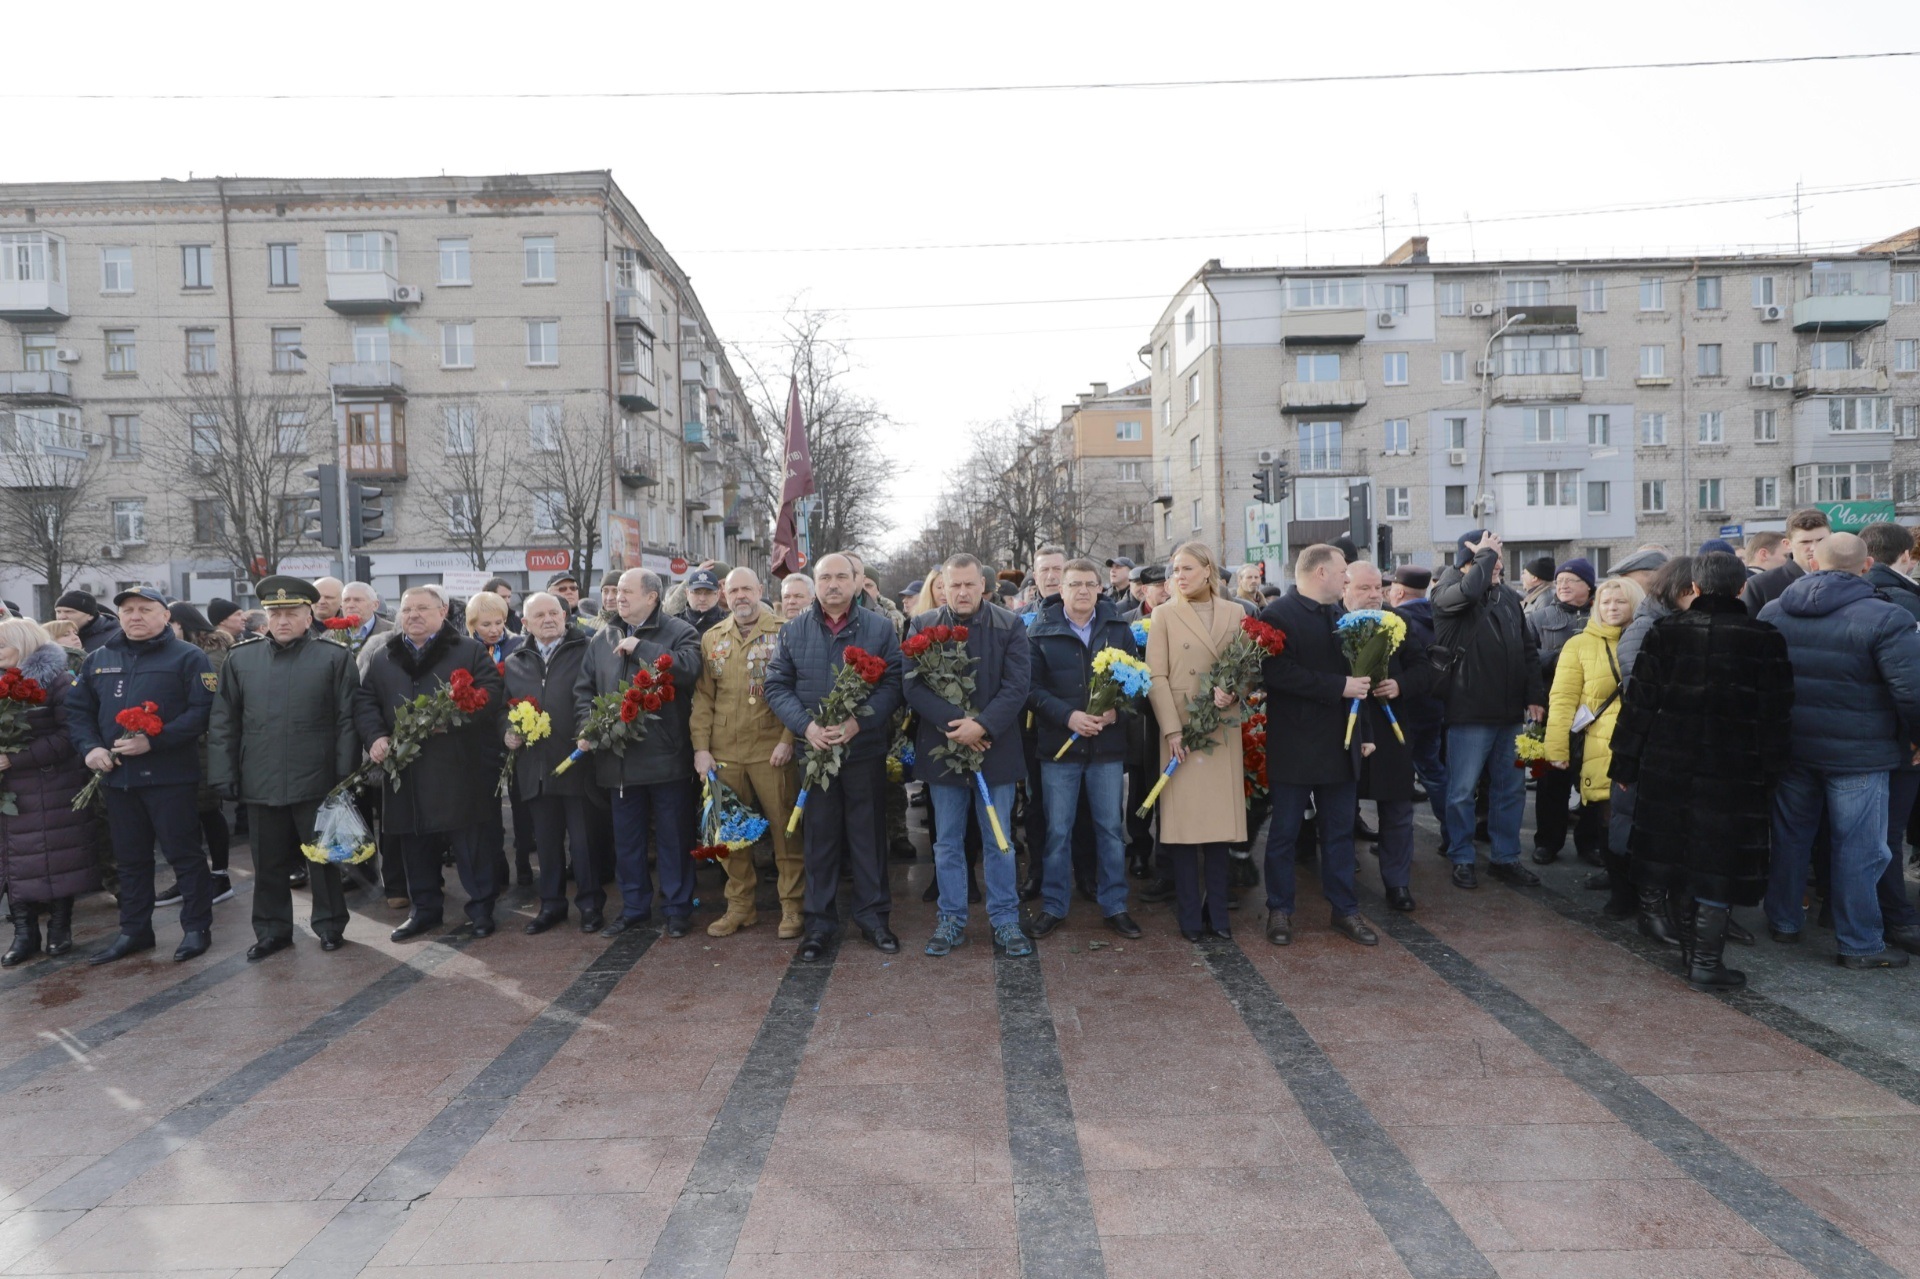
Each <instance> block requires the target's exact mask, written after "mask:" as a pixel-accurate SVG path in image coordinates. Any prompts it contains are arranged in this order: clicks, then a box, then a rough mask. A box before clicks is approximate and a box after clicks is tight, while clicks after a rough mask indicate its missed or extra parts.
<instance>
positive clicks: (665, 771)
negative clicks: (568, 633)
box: [567, 608, 700, 790]
mask: <svg viewBox="0 0 1920 1279" xmlns="http://www.w3.org/2000/svg"><path fill="white" fill-rule="evenodd" d="M629 635H632V636H634V637H636V638H637V639H638V640H639V641H640V642H639V644H638V645H637V646H636V647H635V648H634V650H633V651H632V652H630V653H621V652H618V651H617V649H618V646H619V644H620V641H622V640H624V639H626V638H627V637H628V636H629ZM662 653H671V654H672V655H673V668H672V670H671V672H670V673H671V674H672V676H673V692H674V700H673V701H671V702H668V703H667V704H666V705H665V706H662V707H661V708H660V713H659V718H658V719H656V720H654V721H653V723H652V725H651V726H650V727H649V728H648V729H647V735H646V736H645V737H643V738H641V739H640V741H639V742H638V743H635V744H631V745H629V746H628V747H627V753H626V754H624V755H616V754H615V753H614V752H612V751H594V752H593V754H592V755H591V756H589V759H591V760H592V762H593V775H594V780H596V781H598V782H599V783H600V785H601V786H603V787H605V788H606V789H608V790H618V789H620V788H621V787H623V786H658V785H660V784H662V783H664V782H678V781H684V780H686V779H687V778H690V777H692V776H693V747H692V746H690V745H688V743H687V719H688V716H689V714H690V712H691V711H692V709H693V683H694V681H695V680H696V679H698V678H700V633H699V632H698V631H696V630H694V629H693V627H692V626H690V625H688V624H687V623H685V622H683V621H681V620H680V619H679V618H677V617H668V616H667V615H666V614H665V613H663V612H661V611H660V609H658V608H655V609H654V610H653V612H652V613H651V614H649V615H648V617H647V620H646V621H644V622H642V623H640V625H638V626H629V625H628V624H627V621H626V619H625V618H622V617H620V616H619V615H618V614H615V615H614V616H612V617H610V618H608V619H607V624H606V625H605V626H604V627H602V628H601V630H600V633H599V634H598V635H595V636H594V637H593V639H592V641H591V642H589V643H588V645H587V655H586V660H585V661H584V662H583V663H582V664H581V667H580V678H579V680H578V681H577V682H576V683H575V685H574V690H573V710H574V714H575V715H577V716H578V717H579V718H578V720H577V721H576V722H578V723H582V724H584V723H585V722H586V720H587V716H588V715H589V714H590V713H591V712H592V710H593V699H594V698H595V697H597V696H599V695H600V694H602V693H611V692H614V691H615V690H618V689H623V688H625V687H626V686H627V685H628V684H629V683H630V682H632V680H633V675H634V672H635V671H637V670H639V669H640V668H641V667H642V666H651V665H652V664H653V662H654V661H655V659H657V658H658V657H659V656H660V654H662ZM567 749H568V750H569V751H571V750H572V749H573V748H572V747H571V746H569V747H568V748H567ZM569 771H571V770H569Z"/></svg>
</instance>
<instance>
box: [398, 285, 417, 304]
mask: <svg viewBox="0 0 1920 1279" xmlns="http://www.w3.org/2000/svg"><path fill="white" fill-rule="evenodd" d="M423 296H424V295H423V294H422V292H421V289H420V286H419V285H417V284H396V285H394V286H393V300H394V301H395V302H419V301H421V300H422V299H423Z"/></svg>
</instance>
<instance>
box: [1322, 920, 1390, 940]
mask: <svg viewBox="0 0 1920 1279" xmlns="http://www.w3.org/2000/svg"><path fill="white" fill-rule="evenodd" d="M1333 931H1334V932H1336V933H1339V934H1340V935H1341V936H1343V937H1350V938H1352V939H1353V940H1354V941H1357V942H1359V943H1360V944H1361V945H1362V946H1378V945H1379V944H1380V935H1379V934H1378V933H1376V932H1374V931H1373V929H1372V927H1370V926H1369V925H1368V923H1367V921H1366V918H1365V917H1364V916H1361V915H1335V916H1334V917H1333Z"/></svg>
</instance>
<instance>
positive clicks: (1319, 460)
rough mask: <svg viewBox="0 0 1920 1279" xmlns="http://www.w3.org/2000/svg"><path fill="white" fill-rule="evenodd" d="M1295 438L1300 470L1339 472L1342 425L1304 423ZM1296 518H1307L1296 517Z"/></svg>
mask: <svg viewBox="0 0 1920 1279" xmlns="http://www.w3.org/2000/svg"><path fill="white" fill-rule="evenodd" d="M1295 436H1296V438H1297V439H1298V441H1299V444H1300V467H1299V469H1300V470H1302V471H1337V470H1339V469H1340V424H1339V423H1338V422H1302V423H1300V425H1299V426H1298V427H1296V428H1295ZM1294 518H1295V519H1305V518H1307V517H1306V516H1304V515H1296V516H1295V517H1294Z"/></svg>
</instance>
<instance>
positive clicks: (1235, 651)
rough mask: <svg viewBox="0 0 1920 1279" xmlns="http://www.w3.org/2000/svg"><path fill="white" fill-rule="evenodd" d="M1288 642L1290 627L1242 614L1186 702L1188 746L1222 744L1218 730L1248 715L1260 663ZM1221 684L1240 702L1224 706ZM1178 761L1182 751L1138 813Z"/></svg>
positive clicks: (1202, 748) (1206, 748)
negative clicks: (1219, 701) (1218, 701)
mask: <svg viewBox="0 0 1920 1279" xmlns="http://www.w3.org/2000/svg"><path fill="white" fill-rule="evenodd" d="M1286 647H1287V637H1286V633H1285V632H1283V631H1281V630H1279V629H1277V628H1275V627H1272V626H1269V625H1267V624H1266V623H1265V622H1263V621H1261V620H1260V619H1259V618H1257V617H1245V618H1242V619H1241V620H1240V629H1239V631H1238V632H1236V633H1235V634H1234V637H1233V638H1232V639H1231V640H1228V641H1227V646H1226V647H1225V648H1224V649H1222V650H1221V651H1220V656H1218V657H1216V658H1214V659H1213V665H1212V666H1209V667H1208V668H1207V673H1206V674H1205V675H1203V676H1201V677H1200V691H1199V692H1197V693H1195V694H1194V695H1193V697H1192V698H1191V699H1189V700H1188V702H1187V726H1186V727H1185V728H1183V729H1181V730H1180V744H1181V745H1182V746H1184V747H1186V748H1187V750H1189V751H1199V752H1200V753H1201V754H1203V755H1204V754H1207V753H1209V752H1211V751H1212V750H1213V748H1214V747H1216V746H1218V745H1220V743H1219V742H1217V741H1215V740H1214V736H1213V735H1214V734H1215V733H1218V732H1219V731H1220V730H1221V728H1223V727H1225V726H1228V725H1232V724H1237V723H1239V722H1240V721H1241V720H1242V719H1243V718H1244V717H1245V714H1246V708H1247V698H1248V696H1249V695H1250V694H1252V692H1253V690H1254V688H1255V687H1256V686H1257V685H1258V684H1259V682H1260V663H1262V662H1264V661H1266V660H1267V659H1268V658H1269V657H1278V656H1279V655H1280V654H1281V653H1282V652H1284V651H1285V649H1286ZM1216 688H1221V689H1225V690H1226V691H1227V692H1229V693H1231V694H1233V696H1234V697H1235V698H1236V699H1237V700H1236V701H1235V703H1234V704H1233V705H1232V706H1230V707H1228V708H1226V709H1225V710H1222V709H1221V708H1220V707H1218V706H1215V705H1214V704H1213V690H1214V689H1216ZM1178 767H1180V760H1179V757H1178V756H1175V757H1174V758H1173V759H1170V760H1168V761H1167V766H1166V767H1165V768H1163V769H1161V770H1160V780H1159V781H1157V782H1155V783H1154V784H1153V789H1152V790H1150V791H1148V792H1147V798H1146V800H1145V802H1143V803H1142V804H1141V805H1140V807H1139V809H1138V810H1137V812H1136V815H1137V816H1140V817H1145V816H1146V815H1147V811H1148V810H1149V809H1151V808H1152V807H1153V805H1154V802H1155V801H1156V800H1158V799H1159V798H1160V792H1161V791H1163V790H1165V789H1166V786H1167V781H1168V779H1169V778H1171V777H1172V776H1173V770H1174V769H1176V768H1178Z"/></svg>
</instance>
